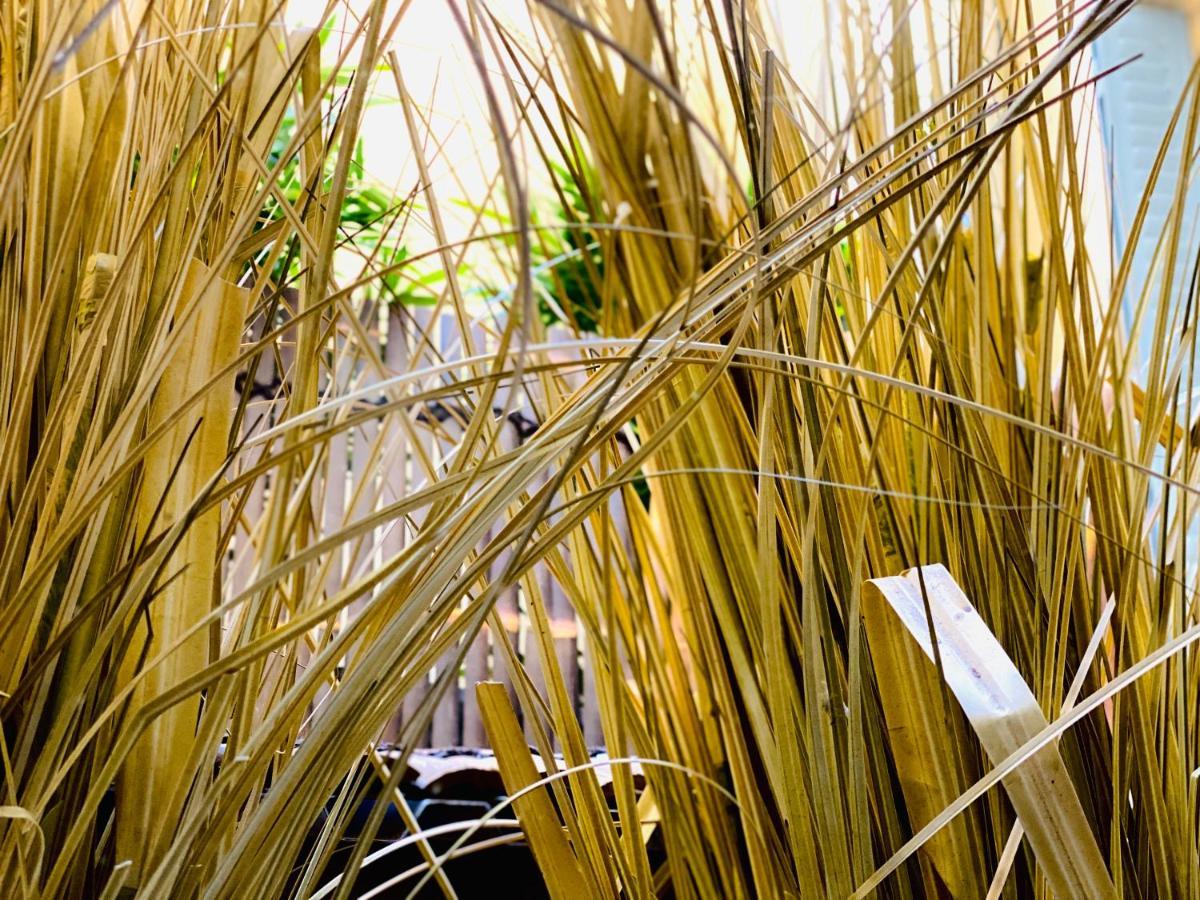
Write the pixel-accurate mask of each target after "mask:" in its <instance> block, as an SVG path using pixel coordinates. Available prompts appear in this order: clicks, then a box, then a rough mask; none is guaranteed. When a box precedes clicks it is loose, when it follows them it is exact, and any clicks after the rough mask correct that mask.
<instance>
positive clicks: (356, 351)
mask: <svg viewBox="0 0 1200 900" xmlns="http://www.w3.org/2000/svg"><path fill="white" fill-rule="evenodd" d="M361 325H362V328H361V330H357V329H355V330H354V331H358V337H357V338H356V336H355V334H354V331H352V330H351V329H350V328H348V327H344V323H343V326H339V327H338V328H337V329H335V333H333V334H331V335H330V336H329V338H328V340H327V342H326V346H327V347H328V348H329V372H330V378H331V379H334V381H333V382H331V383H328V384H326V385H325V388H326V392H327V395H328V396H335V397H336V396H344V395H345V394H346V393H347V392H349V391H356V392H360V393H362V394H364V395H365V397H364V400H363V401H362V402H372V398H371V390H370V386H371V385H372V384H373V383H374V382H376V381H378V380H380V379H381V378H384V377H391V376H393V375H397V374H401V373H404V372H408V371H413V370H416V369H423V368H427V367H429V366H432V365H436V364H438V363H441V362H443V361H445V362H449V361H453V360H457V359H462V358H464V354H463V353H462V346H461V340H460V338H459V327H458V324H457V322H456V321H455V319H454V317H453V316H452V315H450V314H446V315H440V314H439V315H438V320H437V321H434V314H433V311H432V310H430V309H429V308H423V307H395V306H393V307H389V308H386V309H383V310H379V309H377V308H375V307H372V308H370V309H369V310H368V311H367V312H366V313H365V314H364V315H363V317H362V319H361ZM470 333H471V336H472V342H473V344H474V346H473V348H472V349H473V351H474V352H475V353H476V354H478V353H482V352H487V348H489V347H492V348H494V345H495V339H496V329H495V327H494V326H491V327H489V323H485V322H480V321H476V322H473V323H472V324H471V328H470ZM363 334H365V335H366V336H367V338H368V339H369V341H370V343H371V345H372V346H371V348H370V350H369V351H364V350H363V348H362V342H361V336H362V335H363ZM563 336H564V337H565V334H564V335H563ZM372 355H374V356H375V359H374V360H373V359H372V358H371V357H372ZM288 356H289V349H288V345H287V344H284V345H282V347H281V349H280V352H279V356H278V357H274V358H268V357H267V356H266V355H264V358H263V360H262V363H261V364H260V366H259V368H258V371H257V373H256V376H255V386H254V390H253V399H252V401H251V403H250V404H249V406H248V409H247V414H246V417H245V422H246V425H245V427H246V431H247V433H248V434H253V433H255V432H257V431H261V430H263V429H265V428H268V427H270V426H271V425H272V424H273V423H274V419H275V412H276V410H277V409H278V408H279V407H280V405H281V403H282V401H281V399H280V391H279V387H280V384H281V376H280V373H281V372H286V371H287V369H288V367H289V359H288ZM445 377H450V374H447V375H446V376H445ZM568 377H569V376H568ZM523 390H539V388H537V387H536V386H527V387H526V388H524V389H523ZM382 396H383V394H382V393H377V394H376V396H375V398H374V399H375V400H376V401H377V400H379V399H382ZM513 401H514V402H513V403H512V410H511V413H510V415H509V416H508V418H507V419H506V420H504V421H503V422H502V423H501V427H502V432H501V440H502V441H503V443H504V445H505V446H506V447H507V448H511V447H514V446H516V445H518V444H519V443H520V442H521V441H522V440H524V439H525V438H526V437H527V436H528V435H529V434H530V433H531V432H532V429H534V428H536V419H535V414H534V413H533V412H532V410H533V409H534V408H536V407H538V406H541V405H542V404H541V403H540V402H536V403H534V402H530V398H529V397H524V398H521V397H514V398H513ZM543 408H544V407H543ZM499 411H500V410H497V412H499ZM408 418H409V421H410V423H411V424H412V427H411V428H409V429H407V430H405V429H401V428H393V427H389V428H388V429H387V434H386V435H383V436H381V433H380V428H379V422H378V421H377V420H372V421H369V422H367V423H365V424H363V425H361V426H358V427H354V428H351V429H349V430H348V431H345V432H343V433H341V434H340V435H338V436H337V437H335V438H334V439H333V440H332V441H331V442H330V443H329V446H328V461H327V465H328V467H327V469H326V472H327V477H326V478H325V479H323V482H324V483H323V484H321V485H320V486H319V487H317V488H315V490H317V491H319V492H320V494H319V496H314V498H313V502H314V504H315V505H316V506H317V508H318V509H319V511H320V515H322V516H323V520H324V521H323V527H324V530H325V531H326V532H329V531H334V530H337V529H339V528H341V527H343V526H344V525H346V524H349V523H351V522H353V521H355V520H358V519H360V518H362V517H363V516H364V515H366V514H368V513H370V512H371V511H372V510H374V509H376V508H378V507H380V506H383V505H386V504H389V503H394V502H395V501H397V500H398V499H400V498H401V497H403V496H405V495H406V494H410V493H412V492H413V491H416V490H419V489H421V488H422V487H424V486H426V485H428V484H429V482H430V477H431V472H432V473H436V472H437V471H438V469H439V466H440V464H441V462H442V461H443V459H444V458H445V455H446V454H447V453H449V452H450V451H451V450H452V448H453V446H454V443H455V442H454V440H453V436H454V430H455V429H456V428H457V427H458V426H459V423H460V422H461V420H462V411H461V410H460V409H457V408H455V406H454V404H453V403H442V404H438V403H434V404H426V405H425V406H424V407H423V408H421V409H414V410H411V411H410V413H409V416H408ZM381 437H386V440H383V439H381ZM258 452H259V453H261V450H259V451H258ZM257 458H258V456H256V454H255V451H254V449H253V448H251V449H249V450H248V451H247V452H246V453H244V454H243V459H242V463H241V465H242V466H243V467H247V466H250V465H253V463H254V461H255V460H256V459H257ZM338 472H341V473H344V476H345V477H344V478H337V477H336V473H338ZM434 477H436V474H435V475H434ZM315 483H316V482H314V484H315ZM270 489H271V483H270V478H269V476H267V477H266V478H259V479H258V481H257V482H256V483H255V485H254V487H253V488H252V490H251V494H250V496H249V498H248V500H247V502H246V504H245V508H244V512H243V515H242V516H241V517H240V518H239V522H238V526H237V528H236V529H235V531H234V537H233V540H232V544H231V550H230V553H229V556H228V559H227V568H226V579H227V585H226V587H227V595H228V593H229V592H230V591H234V592H236V591H237V590H240V589H241V588H244V587H245V586H246V585H248V584H249V583H250V582H251V581H252V579H253V577H254V571H253V567H254V559H255V553H254V550H255V545H256V542H257V541H258V540H259V539H260V537H259V535H258V534H256V533H253V532H252V531H251V530H250V529H252V528H253V526H254V524H255V523H257V522H259V520H260V519H261V518H262V516H261V513H262V511H263V504H264V499H265V498H266V496H267V495H268V493H269V491H270ZM614 511H615V512H616V514H617V515H620V511H619V510H618V509H617V504H614ZM420 524H421V519H420V516H419V515H418V516H415V517H414V521H413V523H412V524H411V525H410V524H408V523H406V522H404V521H403V520H397V521H393V522H391V523H389V525H388V526H387V527H383V528H377V529H374V531H373V532H372V533H370V534H369V535H367V536H366V537H364V538H363V539H361V540H358V541H357V542H352V543H348V544H347V545H345V546H344V547H343V548H342V550H341V552H339V553H337V554H336V555H335V556H334V558H333V559H332V560H329V561H328V562H327V563H326V565H327V569H326V571H325V572H324V579H325V585H326V591H327V593H329V594H332V593H334V592H335V591H337V590H338V589H339V588H340V587H341V586H342V585H343V584H346V583H348V582H349V581H351V580H352V579H354V578H356V577H358V576H360V575H362V574H363V573H364V572H366V571H368V570H369V568H370V567H372V566H375V565H377V564H378V563H379V562H380V561H382V560H383V559H386V558H389V557H391V556H393V555H395V554H396V553H398V552H399V551H400V550H402V549H403V547H404V545H405V541H406V540H407V539H408V538H409V534H410V529H411V528H413V527H417V528H419V527H420ZM502 564H503V561H502V560H501V561H500V562H498V563H497V564H496V565H495V566H494V569H493V572H492V575H493V576H495V575H497V574H498V570H499V568H500V566H501V565H502ZM531 577H532V578H534V579H536V584H537V586H538V589H539V590H540V592H541V595H542V597H543V600H544V602H545V606H546V609H547V612H548V614H549V617H550V620H551V621H550V624H551V630H552V633H553V635H554V644H555V648H556V651H557V653H556V655H557V661H558V665H559V667H560V669H561V671H562V673H563V676H564V680H565V683H566V684H568V685H574V686H576V689H575V691H574V701H575V709H576V713H577V715H578V717H579V720H580V722H581V724H582V726H583V731H584V736H585V739H586V740H587V742H588V743H589V744H590V745H593V746H598V745H600V744H601V743H602V741H603V738H602V734H601V728H600V715H599V710H598V709H597V708H596V691H595V689H594V684H593V679H592V667H591V666H590V665H589V662H588V653H587V645H586V642H585V641H584V640H583V637H582V632H581V629H580V627H579V622H578V620H577V618H576V616H575V613H574V610H573V608H572V606H571V604H570V602H569V600H568V598H567V596H566V594H565V593H564V592H563V590H562V588H561V587H560V586H559V585H558V583H557V582H556V581H555V579H554V577H553V576H552V575H551V572H550V570H549V568H548V567H546V566H544V565H543V566H538V567H537V568H536V569H535V570H534V571H533V574H532V576H531ZM497 606H498V612H499V618H500V621H501V622H502V623H503V625H504V629H505V634H503V635H496V634H494V633H492V632H491V630H490V629H489V628H488V627H486V626H485V627H484V628H483V630H482V631H481V632H480V633H479V635H478V636H477V637H476V638H475V639H474V640H473V642H472V643H471V645H470V647H469V648H468V649H467V652H466V656H465V659H464V663H463V666H462V669H461V671H460V672H459V674H458V678H457V682H456V683H455V684H454V685H453V686H452V687H451V688H450V689H449V690H448V691H447V692H446V693H445V694H444V695H443V697H442V699H441V701H440V702H439V704H438V706H437V707H436V709H435V712H434V714H433V717H432V720H431V722H430V725H429V727H428V728H427V729H426V731H425V734H424V735H423V737H422V739H421V740H420V741H419V743H418V746H428V747H480V746H484V745H485V744H486V737H485V734H484V729H483V722H482V719H481V718H480V715H479V710H478V708H477V706H476V703H475V693H474V684H475V682H477V681H483V680H494V681H500V682H503V683H505V684H507V685H509V689H510V691H511V690H512V674H511V673H510V672H509V671H508V668H507V666H506V664H505V658H504V657H505V653H504V650H503V647H502V646H501V645H499V644H498V643H497V641H499V640H508V641H510V642H511V643H512V646H513V647H514V648H515V649H516V651H517V654H518V657H519V658H521V659H522V660H523V663H524V668H525V671H526V672H527V673H528V674H529V677H530V679H531V680H532V682H533V684H534V686H535V687H536V688H537V689H538V690H539V692H540V693H542V694H543V695H544V693H545V691H544V683H545V680H544V675H543V671H542V665H541V660H540V658H539V654H538V653H537V652H536V648H535V645H534V641H533V639H532V638H531V636H530V634H529V628H530V626H529V618H528V615H527V613H526V603H525V597H524V590H523V588H521V587H513V588H510V589H508V590H507V591H506V592H505V593H504V594H503V595H502V596H501V597H500V598H499V601H498V604H497ZM360 608H361V604H360V606H358V607H354V606H352V607H350V608H349V609H347V610H345V611H344V612H343V614H342V619H341V623H340V624H343V625H344V623H345V621H347V620H348V617H352V616H354V615H355V614H356V613H357V611H358V609H360ZM297 664H299V665H303V661H302V660H300V661H297ZM441 665H445V663H441V664H439V667H435V668H434V669H433V670H431V671H430V673H429V676H428V679H427V684H430V685H432V683H433V679H434V678H435V677H436V676H437V675H438V674H439V668H440V666H441ZM424 696H425V695H424V694H423V693H422V692H421V691H420V690H414V691H411V692H410V693H409V694H408V696H407V697H406V698H405V701H404V705H403V708H402V709H399V710H397V711H396V717H395V719H394V720H393V722H392V723H391V725H390V726H389V728H388V729H387V730H386V731H385V733H384V735H383V738H384V739H385V740H386V739H390V738H393V737H394V736H395V735H396V734H397V733H398V730H399V728H400V726H401V725H402V724H403V723H404V722H405V721H406V720H408V719H409V718H411V717H412V716H413V715H414V713H415V711H416V709H417V707H418V706H419V704H420V703H421V701H422V699H423V698H424ZM314 706H315V709H314V715H319V707H320V699H319V698H318V701H317V702H316V703H315V704H314ZM527 730H528V729H527Z"/></svg>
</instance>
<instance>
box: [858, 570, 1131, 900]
mask: <svg viewBox="0 0 1200 900" xmlns="http://www.w3.org/2000/svg"><path fill="white" fill-rule="evenodd" d="M870 585H871V588H872V590H871V591H868V594H867V598H866V602H867V604H868V608H869V607H870V604H872V603H874V604H875V605H876V607H877V608H876V609H875V610H873V611H870V612H866V613H865V615H866V616H867V617H868V620H871V619H875V620H876V621H877V625H876V626H875V629H874V630H875V633H877V634H880V635H881V636H886V629H887V628H888V627H889V625H890V627H891V628H892V629H898V627H901V626H902V627H903V628H904V630H905V631H906V632H907V634H908V636H909V637H910V638H911V640H912V642H914V643H915V644H916V645H917V646H918V647H920V649H921V651H922V652H923V653H924V655H925V657H926V660H925V669H926V670H929V669H930V668H931V667H932V666H934V664H935V661H936V663H937V669H936V670H935V671H940V673H941V676H942V678H943V679H944V681H945V683H946V685H947V686H948V687H949V688H950V690H951V691H952V692H953V693H954V696H955V698H956V699H957V700H958V702H959V704H960V705H961V706H962V709H963V712H964V713H965V714H966V716H967V719H968V720H969V721H970V722H971V726H972V728H974V729H975V733H976V735H977V736H978V738H979V741H980V743H981V744H982V745H983V748H984V749H985V750H986V751H987V754H988V756H989V758H990V759H991V760H992V762H993V763H999V762H1001V761H1002V760H1004V759H1005V758H1006V757H1007V756H1008V755H1009V754H1010V753H1012V752H1013V751H1014V750H1016V749H1017V748H1019V747H1020V746H1021V745H1022V744H1024V743H1025V742H1026V741H1027V740H1028V739H1029V738H1031V737H1033V736H1034V735H1036V734H1038V733H1039V732H1041V731H1042V730H1043V729H1045V728H1046V727H1047V722H1046V717H1045V715H1043V713H1042V711H1041V708H1040V707H1039V706H1038V703H1037V700H1036V698H1035V697H1034V696H1033V693H1032V692H1031V691H1030V690H1029V686H1028V685H1027V684H1026V683H1025V680H1024V679H1023V678H1022V677H1021V675H1020V673H1019V672H1018V671H1017V669H1016V667H1015V666H1014V665H1013V663H1012V660H1011V659H1009V657H1008V655H1007V654H1006V653H1005V652H1004V649H1003V648H1002V647H1001V646H1000V644H999V643H998V642H997V641H996V639H995V637H994V635H993V634H992V632H991V631H990V630H989V629H988V627H987V626H986V625H985V624H984V622H983V620H982V619H981V618H980V617H979V614H978V613H977V612H976V610H975V607H974V606H972V605H971V602H970V601H969V600H968V599H967V597H966V595H965V594H964V593H963V592H962V589H961V588H959V587H958V585H957V584H956V583H955V581H954V579H953V578H952V577H951V575H950V573H949V572H947V571H946V569H945V568H944V567H942V566H938V565H933V566H924V567H922V568H921V569H920V570H910V571H909V572H906V573H905V574H904V575H900V576H895V577H892V578H877V579H873V580H872V581H871V582H870ZM889 619H890V622H888V620H889ZM885 623H886V624H885ZM910 662H915V661H913V660H910ZM879 674H880V675H888V676H892V677H896V676H897V675H898V673H897V672H896V671H895V670H885V671H884V672H880V673H879ZM1003 783H1004V787H1005V790H1006V791H1007V793H1008V796H1009V799H1010V800H1011V801H1012V804H1013V808H1014V809H1015V810H1016V812H1017V815H1018V817H1019V818H1020V821H1021V824H1022V826H1023V827H1024V829H1025V833H1026V834H1027V835H1028V837H1029V843H1030V845H1031V846H1032V847H1033V850H1034V853H1035V854H1036V856H1037V860H1038V865H1039V866H1040V867H1041V869H1042V871H1043V872H1044V873H1045V875H1046V879H1047V881H1048V882H1049V883H1050V886H1051V888H1052V889H1053V891H1054V893H1055V895H1056V896H1058V897H1115V896H1116V890H1115V888H1114V887H1113V884H1112V881H1111V879H1110V878H1109V875H1108V871H1107V867H1106V866H1105V863H1104V858H1103V856H1102V855H1101V854H1100V849H1099V847H1098V846H1097V844H1096V839H1095V836H1094V835H1093V834H1092V830H1091V826H1090V825H1089V823H1088V820H1087V817H1086V816H1085V814H1084V812H1083V808H1082V806H1081V805H1080V802H1079V797H1078V795H1077V794H1076V792H1075V787H1074V785H1073V783H1072V781H1071V778H1070V776H1069V775H1068V774H1067V770H1066V767H1065V766H1064V765H1063V761H1062V756H1061V755H1060V754H1059V751H1058V748H1057V747H1054V746H1049V747H1045V748H1043V749H1042V750H1041V751H1039V752H1038V753H1037V754H1035V755H1034V756H1033V757H1032V758H1030V759H1029V760H1028V761H1027V762H1026V763H1025V764H1024V765H1023V766H1022V767H1021V768H1019V769H1017V770H1016V771H1015V772H1013V773H1012V774H1010V775H1009V776H1008V777H1007V778H1005V779H1004V782H1003ZM950 790H951V791H953V792H958V791H959V790H960V787H959V785H957V784H954V785H952V786H950ZM964 896H965V895H964Z"/></svg>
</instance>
